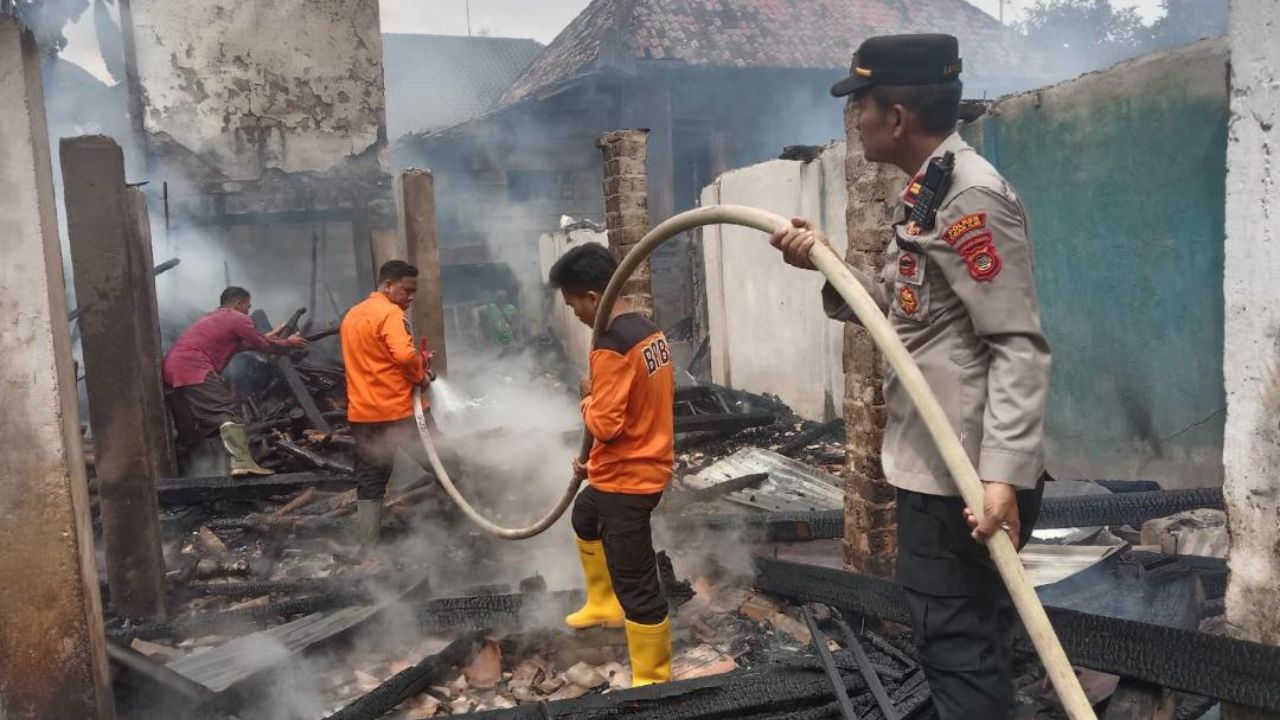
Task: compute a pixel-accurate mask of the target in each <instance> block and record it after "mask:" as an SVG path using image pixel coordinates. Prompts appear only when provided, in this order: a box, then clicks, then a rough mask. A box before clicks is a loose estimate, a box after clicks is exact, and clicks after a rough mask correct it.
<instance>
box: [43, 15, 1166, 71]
mask: <svg viewBox="0 0 1280 720" xmlns="http://www.w3.org/2000/svg"><path fill="white" fill-rule="evenodd" d="M211 1H216V0H211ZM969 1H970V2H971V3H972V4H973V5H976V6H978V7H979V8H981V9H982V10H984V11H986V12H987V13H989V14H990V15H992V16H996V15H997V14H998V13H999V11H1000V2H1001V0H969ZM468 4H469V5H470V15H471V32H472V33H473V34H489V35H493V36H495V37H531V38H533V39H535V40H537V41H539V42H541V43H543V44H546V43H549V42H551V41H552V40H553V39H554V38H555V36H556V35H557V34H559V32H560V31H561V30H562V29H564V26H565V25H568V24H569V21H570V20H572V19H573V18H574V17H576V16H577V14H578V13H579V12H582V9H583V8H585V7H586V6H587V4H588V0H469V3H468V0H381V6H382V30H383V32H400V33H427V34H436V35H466V34H467V8H468ZM1004 4H1005V21H1006V22H1016V21H1017V20H1019V19H1021V17H1022V11H1023V10H1025V9H1026V8H1028V7H1030V6H1032V5H1034V4H1035V0H1004ZM1112 4H1113V5H1115V6H1116V7H1133V8H1136V9H1137V11H1138V14H1139V15H1141V16H1142V18H1143V20H1145V21H1147V22H1152V21H1154V20H1155V18H1156V17H1157V16H1158V14H1159V9H1160V0H1112ZM113 14H114V12H113ZM66 35H67V39H68V45H67V49H66V51H64V53H63V57H65V58H66V59H68V60H70V61H71V62H74V63H76V64H78V65H80V66H81V67H83V68H85V69H86V70H88V71H89V72H91V73H93V74H94V75H95V76H97V77H98V78H99V79H101V80H103V81H108V82H109V81H110V76H109V75H107V72H106V68H105V66H104V65H103V63H102V58H101V56H100V55H99V53H98V42H97V39H96V37H95V36H94V30H93V12H92V10H90V11H89V12H86V13H85V14H84V15H83V16H82V17H81V18H80V21H79V22H78V23H76V24H74V25H71V26H68V28H67V30H66Z"/></svg>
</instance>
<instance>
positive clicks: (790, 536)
mask: <svg viewBox="0 0 1280 720" xmlns="http://www.w3.org/2000/svg"><path fill="white" fill-rule="evenodd" d="M666 523H667V527H668V528H669V529H671V530H673V531H676V532H681V531H687V532H701V531H705V530H736V529H739V528H741V529H745V530H746V531H747V533H749V534H755V535H758V536H759V539H760V540H762V541H767V542H798V541H802V540H830V539H834V538H842V537H844V511H843V510H817V511H814V512H786V513H781V512H780V513H753V514H749V515H748V514H741V515H730V514H724V515H720V514H716V515H684V516H681V517H677V518H669V519H667V520H666Z"/></svg>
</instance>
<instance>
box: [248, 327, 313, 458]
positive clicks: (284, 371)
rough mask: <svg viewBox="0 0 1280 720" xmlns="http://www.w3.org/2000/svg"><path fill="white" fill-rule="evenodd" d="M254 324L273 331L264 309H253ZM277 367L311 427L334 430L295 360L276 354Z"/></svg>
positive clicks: (263, 329) (259, 328) (266, 330)
mask: <svg viewBox="0 0 1280 720" xmlns="http://www.w3.org/2000/svg"><path fill="white" fill-rule="evenodd" d="M253 324H254V325H256V326H257V328H258V330H260V331H262V332H271V329H272V328H271V321H270V320H268V319H267V313H266V312H264V311H263V310H262V309H258V310H254V311H253ZM276 368H277V369H278V370H279V371H280V376H281V377H283V378H284V381H285V384H287V385H288V386H289V391H290V392H292V393H293V397H294V398H295V399H296V400H297V401H298V407H300V408H302V412H303V413H305V414H306V416H307V421H308V422H310V423H311V427H313V428H315V429H316V430H319V431H320V432H322V433H324V434H325V435H328V434H330V433H332V432H333V428H332V427H330V426H329V421H328V420H325V419H324V415H323V414H321V412H320V408H318V407H316V401H315V398H313V397H311V392H310V391H309V390H307V386H306V384H305V383H303V382H302V376H301V375H299V374H298V368H296V367H294V366H293V361H292V360H290V359H289V356H288V355H278V356H276Z"/></svg>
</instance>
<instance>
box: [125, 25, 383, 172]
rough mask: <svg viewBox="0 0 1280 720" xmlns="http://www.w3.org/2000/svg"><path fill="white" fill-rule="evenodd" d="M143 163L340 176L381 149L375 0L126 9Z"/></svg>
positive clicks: (379, 162) (379, 57) (379, 51)
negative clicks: (160, 159)
mask: <svg viewBox="0 0 1280 720" xmlns="http://www.w3.org/2000/svg"><path fill="white" fill-rule="evenodd" d="M130 6H131V8H130V10H131V15H132V22H133V43H134V49H135V57H136V67H137V76H138V81H139V84H140V86H141V88H142V104H143V108H142V119H143V129H144V130H145V132H146V134H147V136H148V140H149V144H150V145H151V146H152V148H153V154H156V153H157V152H159V153H161V154H164V153H166V152H178V151H177V150H176V149H173V148H168V146H170V145H173V144H176V145H177V146H179V147H180V148H182V149H185V150H186V151H189V152H191V153H194V154H195V155H196V156H198V158H199V160H200V161H202V164H203V165H206V166H207V168H206V169H207V170H208V171H209V172H210V174H215V175H220V176H221V178H222V179H225V180H231V181H243V180H255V179H258V178H260V177H261V176H262V175H263V174H264V172H267V171H269V170H280V171H283V172H286V173H297V172H319V173H326V172H333V171H347V170H348V169H349V168H348V167H347V166H349V165H351V164H353V163H357V164H358V163H360V162H361V160H362V158H366V157H367V156H369V155H374V156H376V157H375V160H376V162H375V163H373V164H375V165H378V166H379V167H381V168H382V169H383V171H384V172H385V160H384V159H383V158H382V157H381V155H382V154H383V149H384V148H385V145H386V141H385V137H386V130H385V126H386V121H385V113H384V99H383V80H382V38H381V35H380V32H379V24H378V23H379V19H378V2H377V0H274V1H273V2H270V3H265V2H256V1H255V0H220V2H216V3H206V2H196V1H194V0H132V2H131V3H130Z"/></svg>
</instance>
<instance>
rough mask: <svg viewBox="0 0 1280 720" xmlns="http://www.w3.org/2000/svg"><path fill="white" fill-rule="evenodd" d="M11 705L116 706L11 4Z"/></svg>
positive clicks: (31, 81)
mask: <svg viewBox="0 0 1280 720" xmlns="http://www.w3.org/2000/svg"><path fill="white" fill-rule="evenodd" d="M0 97H3V98H4V99H5V102H4V103H0V217H3V218H4V222H5V231H4V232H0V257H3V258H4V262H3V263H0V287H3V288H4V292H0V318H4V320H3V323H2V324H0V357H3V358H4V362H0V397H3V398H4V402H0V437H4V439H5V447H4V450H3V452H0V578H4V582H2V583H0V618H3V621H2V622H0V717H3V718H10V719H11V720H18V719H19V718H21V719H22V720H35V719H36V718H88V719H89V720H110V718H113V717H114V706H113V703H112V698H111V683H110V679H109V677H108V669H107V655H106V638H105V637H104V635H103V631H102V606H101V600H100V598H99V597H98V577H97V571H96V568H95V564H94V555H93V525H92V523H91V522H90V519H89V492H88V481H87V480H86V478H85V466H84V454H83V452H82V449H81V445H80V427H79V425H80V423H79V418H78V416H77V414H76V380H75V374H74V373H73V371H72V368H71V338H70V333H69V328H68V325H67V321H66V318H67V303H66V295H65V290H64V285H63V282H62V252H61V249H60V246H59V243H58V221H57V217H56V214H55V210H54V200H53V180H52V177H53V171H52V167H51V165H50V161H49V144H48V140H47V138H48V137H49V135H48V129H47V128H46V125H45V116H44V94H43V92H42V91H41V85H40V51H39V49H38V48H37V47H36V43H35V41H34V40H33V39H32V37H31V35H30V34H29V33H26V32H24V31H23V30H22V29H21V28H20V27H19V26H18V24H17V22H16V21H15V20H14V19H13V18H11V17H7V16H3V15H0Z"/></svg>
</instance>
